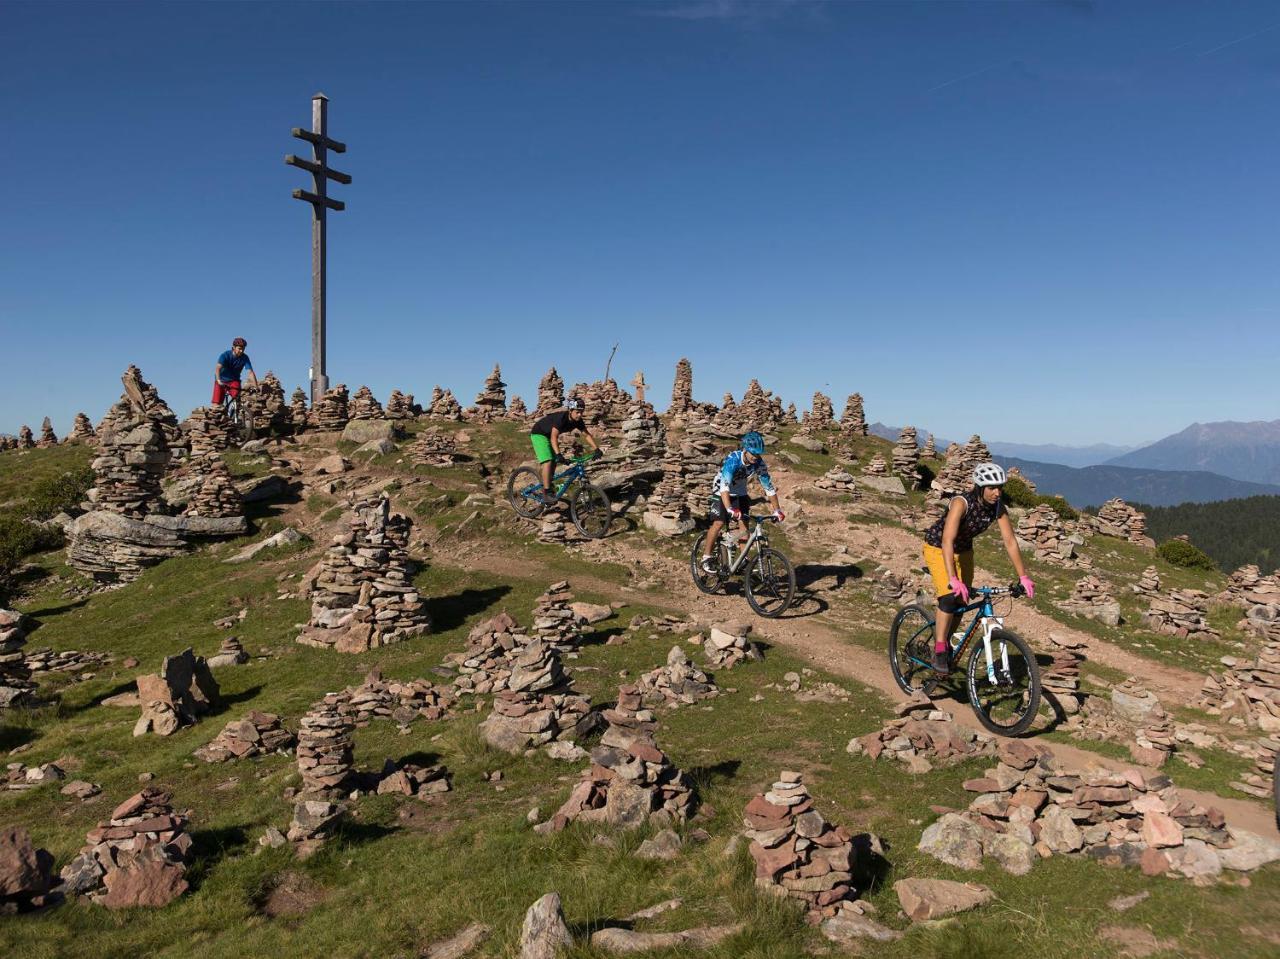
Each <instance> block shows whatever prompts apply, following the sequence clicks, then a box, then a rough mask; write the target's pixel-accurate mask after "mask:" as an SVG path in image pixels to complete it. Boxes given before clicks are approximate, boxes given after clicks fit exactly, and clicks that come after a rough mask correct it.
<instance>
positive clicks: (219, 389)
mask: <svg viewBox="0 0 1280 959" xmlns="http://www.w3.org/2000/svg"><path fill="white" fill-rule="evenodd" d="M248 345H249V344H248V343H246V342H245V339H244V337H243V336H237V337H236V338H235V339H234V340H232V341H231V349H229V350H223V352H222V355H221V356H219V357H218V363H217V365H216V366H215V367H214V368H213V403H214V405H215V406H217V405H220V404H221V403H222V401H223V399H225V398H226V397H228V396H229V397H231V398H232V399H233V400H234V399H236V398H237V397H239V395H240V376H241V374H242V373H243V372H244V371H245V370H246V369H247V370H248V371H249V375H250V376H251V377H253V388H254V389H255V390H256V389H257V388H258V374H257V373H255V372H254V371H253V364H252V363H251V362H249V354H248V353H246V352H245V351H244V348H245V347H246V346H248Z"/></svg>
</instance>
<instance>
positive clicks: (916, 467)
mask: <svg viewBox="0 0 1280 959" xmlns="http://www.w3.org/2000/svg"><path fill="white" fill-rule="evenodd" d="M893 471H894V472H895V473H897V474H898V475H899V476H901V477H902V481H903V482H904V483H906V484H907V489H915V488H916V487H917V486H919V485H920V447H919V445H918V444H917V437H916V428H915V427H914V426H904V427H903V428H902V432H901V433H899V434H898V445H897V446H895V447H894V448H893Z"/></svg>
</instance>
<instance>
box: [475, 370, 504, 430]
mask: <svg viewBox="0 0 1280 959" xmlns="http://www.w3.org/2000/svg"><path fill="white" fill-rule="evenodd" d="M467 412H468V414H469V415H470V418H471V419H473V420H476V421H477V422H480V423H489V422H491V421H493V420H500V419H503V418H504V417H505V416H506V412H507V384H506V383H504V382H502V370H501V369H500V368H499V366H498V364H497V363H494V364H493V372H492V373H490V374H489V375H488V376H487V377H486V378H485V381H484V389H482V390H481V391H480V392H479V393H478V394H477V395H476V403H475V406H473V407H472V408H471V409H470V410H468V411H467Z"/></svg>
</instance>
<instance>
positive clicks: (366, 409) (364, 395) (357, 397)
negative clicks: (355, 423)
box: [347, 386, 385, 420]
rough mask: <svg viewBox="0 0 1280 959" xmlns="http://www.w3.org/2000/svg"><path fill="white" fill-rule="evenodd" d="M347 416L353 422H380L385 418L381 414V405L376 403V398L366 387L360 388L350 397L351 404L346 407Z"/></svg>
mask: <svg viewBox="0 0 1280 959" xmlns="http://www.w3.org/2000/svg"><path fill="white" fill-rule="evenodd" d="M347 414H348V416H349V417H350V418H351V419H353V420H380V419H384V418H385V417H384V415H383V412H382V404H381V403H379V402H378V398H377V397H376V396H374V395H373V391H372V390H371V389H369V387H367V386H361V387H360V388H359V389H358V390H356V391H355V393H353V394H352V395H351V402H350V403H349V404H348V406H347Z"/></svg>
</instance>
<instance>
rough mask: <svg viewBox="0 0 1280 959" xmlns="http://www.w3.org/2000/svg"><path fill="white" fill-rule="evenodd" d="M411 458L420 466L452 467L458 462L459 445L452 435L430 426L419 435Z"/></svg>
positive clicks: (410, 455)
mask: <svg viewBox="0 0 1280 959" xmlns="http://www.w3.org/2000/svg"><path fill="white" fill-rule="evenodd" d="M409 457H410V458H411V459H412V460H413V461H414V462H415V463H417V464H418V465H420V466H452V465H453V464H454V463H455V462H457V460H458V444H457V441H455V440H454V438H453V434H452V433H446V432H444V431H443V430H441V429H440V428H439V427H435V426H429V427H427V428H426V429H425V430H423V431H422V432H421V433H419V434H418V438H417V439H416V440H415V441H414V444H413V446H412V447H410V449H409Z"/></svg>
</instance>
